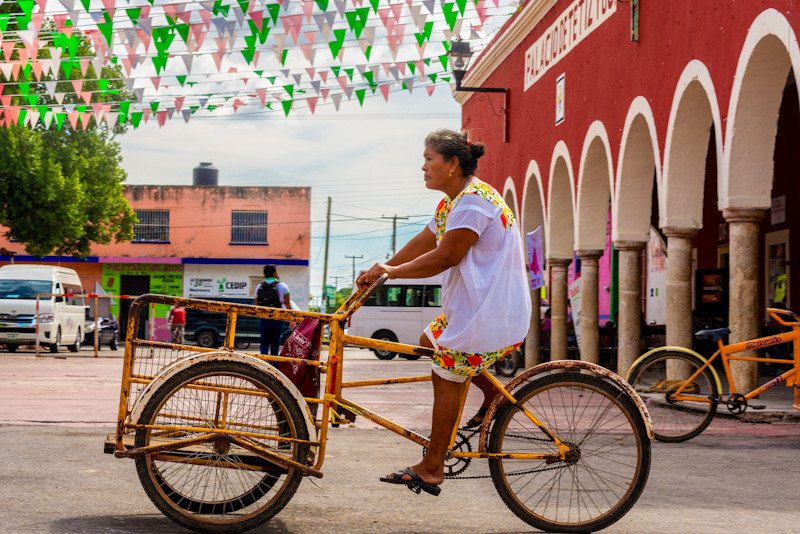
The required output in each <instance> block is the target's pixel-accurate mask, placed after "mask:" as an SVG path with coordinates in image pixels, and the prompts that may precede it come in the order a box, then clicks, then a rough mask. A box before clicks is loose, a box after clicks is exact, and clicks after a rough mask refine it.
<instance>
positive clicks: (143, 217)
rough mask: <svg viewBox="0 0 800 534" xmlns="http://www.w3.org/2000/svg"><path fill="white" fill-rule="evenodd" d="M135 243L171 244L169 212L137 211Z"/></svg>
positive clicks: (134, 232) (134, 230) (134, 229)
mask: <svg viewBox="0 0 800 534" xmlns="http://www.w3.org/2000/svg"><path fill="white" fill-rule="evenodd" d="M136 218H137V219H139V222H137V223H136V224H135V225H134V227H133V242H134V243H169V210H136Z"/></svg>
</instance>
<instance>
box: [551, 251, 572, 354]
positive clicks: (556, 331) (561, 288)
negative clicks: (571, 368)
mask: <svg viewBox="0 0 800 534" xmlns="http://www.w3.org/2000/svg"><path fill="white" fill-rule="evenodd" d="M571 261H572V260H571V259H566V258H550V259H548V263H549V264H550V360H551V361H555V360H566V359H567V267H568V266H569V264H570V262H571Z"/></svg>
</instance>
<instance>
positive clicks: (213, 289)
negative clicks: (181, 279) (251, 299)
mask: <svg viewBox="0 0 800 534" xmlns="http://www.w3.org/2000/svg"><path fill="white" fill-rule="evenodd" d="M249 287H250V280H249V279H248V278H241V277H237V278H233V277H228V276H211V277H204V278H189V283H188V284H187V289H188V291H187V292H188V294H187V295H186V296H187V297H190V298H192V297H195V298H203V297H232V298H242V297H248V296H250V289H249Z"/></svg>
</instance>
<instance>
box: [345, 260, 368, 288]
mask: <svg viewBox="0 0 800 534" xmlns="http://www.w3.org/2000/svg"><path fill="white" fill-rule="evenodd" d="M344 257H345V258H353V287H354V288H355V287H356V260H357V259H361V258H363V257H364V256H363V255H361V256H348V255H347V254H345V255H344Z"/></svg>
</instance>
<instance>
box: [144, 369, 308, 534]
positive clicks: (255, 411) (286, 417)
mask: <svg viewBox="0 0 800 534" xmlns="http://www.w3.org/2000/svg"><path fill="white" fill-rule="evenodd" d="M139 423H140V424H143V425H148V428H140V429H138V430H137V431H136V441H135V446H136V448H140V447H147V446H153V445H159V444H165V443H170V442H173V443H174V442H176V441H182V440H190V439H193V438H198V437H199V438H202V437H203V436H204V435H212V434H216V435H218V436H223V438H219V439H215V440H211V441H205V442H200V443H197V442H194V443H193V444H189V445H187V446H186V447H183V448H179V449H178V450H166V451H163V452H160V453H151V454H143V455H141V456H137V457H136V471H137V473H138V475H139V480H140V481H141V483H142V487H143V488H144V490H145V492H146V493H147V495H148V497H150V500H151V501H153V504H155V505H156V507H157V508H158V509H159V510H160V511H161V512H162V513H163V514H164V515H166V516H167V517H169V518H170V519H171V520H173V521H175V522H176V523H178V524H180V525H182V526H184V527H186V528H189V529H192V530H197V531H203V532H241V531H244V530H248V529H252V528H254V527H256V526H258V525H260V524H262V523H264V522H265V521H267V520H269V519H270V518H271V517H273V516H274V515H275V514H277V513H278V512H279V511H280V510H281V509H282V508H283V507H284V506H285V505H286V504H287V503H288V502H289V500H290V499H291V498H292V496H293V495H294V493H295V491H296V490H297V487H298V486H299V484H300V481H301V479H302V473H300V472H299V471H297V470H294V469H286V468H283V467H280V466H278V465H276V464H274V463H271V462H269V461H267V460H265V459H263V458H262V457H260V456H257V455H255V454H253V453H251V452H249V451H248V450H246V449H244V448H242V447H240V446H238V445H236V444H235V443H232V442H231V441H228V440H226V439H224V436H225V435H226V434H225V433H224V432H230V431H233V432H236V435H237V436H240V437H242V439H245V440H246V441H247V442H249V443H250V444H252V445H254V446H256V447H258V448H261V449H265V450H268V451H272V452H276V453H278V454H280V455H281V456H284V457H285V458H287V459H291V460H294V461H297V462H300V463H305V462H306V458H307V455H308V446H307V445H305V444H302V443H297V442H289V441H279V440H276V439H274V437H276V436H279V437H284V438H292V439H296V440H308V429H307V427H306V425H305V422H304V420H303V416H302V414H301V412H300V407H299V406H298V405H297V402H296V401H295V400H294V398H293V397H292V396H291V394H290V393H289V392H288V391H287V390H286V388H285V387H284V386H283V385H282V384H281V383H280V382H279V381H278V380H276V379H275V378H273V377H272V376H270V375H268V374H267V373H264V372H263V371H261V370H259V369H256V368H254V367H252V366H250V365H247V364H244V363H240V362H230V361H210V362H203V363H199V364H195V365H192V366H191V367H188V368H187V369H185V370H184V371H181V372H180V373H178V374H176V375H175V376H174V377H172V378H171V379H169V380H168V381H167V382H166V383H165V384H164V385H163V386H161V387H159V388H158V390H157V391H156V392H155V393H154V395H153V397H152V399H150V401H149V402H148V403H147V405H146V406H145V409H144V411H143V412H142V416H141V417H140V420H139ZM220 430H221V431H223V432H220V433H215V431H220ZM270 438H272V439H270Z"/></svg>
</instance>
